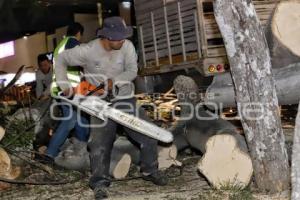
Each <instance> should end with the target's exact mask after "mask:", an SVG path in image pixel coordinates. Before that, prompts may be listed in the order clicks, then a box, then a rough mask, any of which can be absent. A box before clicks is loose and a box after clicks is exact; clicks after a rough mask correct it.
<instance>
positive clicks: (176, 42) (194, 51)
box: [134, 0, 279, 76]
mask: <svg viewBox="0 0 300 200" xmlns="http://www.w3.org/2000/svg"><path fill="white" fill-rule="evenodd" d="M252 2H253V4H254V6H255V9H256V12H257V15H258V17H259V19H260V22H261V25H262V26H263V27H264V26H266V24H267V23H268V20H269V19H270V17H271V15H272V12H273V10H274V8H275V7H276V4H277V3H278V2H279V0H253V1H252ZM134 6H135V16H136V18H135V20H136V25H137V31H138V38H139V48H138V54H139V58H140V59H139V75H140V76H149V75H156V74H162V73H167V72H173V71H177V70H183V69H188V68H195V69H196V70H197V71H199V72H200V73H201V74H202V75H203V76H214V75H216V74H220V73H223V72H225V71H227V70H228V69H229V64H228V61H227V56H226V49H225V46H224V43H223V39H222V36H221V33H220V31H219V28H218V25H217V23H216V20H215V17H214V12H213V0H151V1H149V0H134Z"/></svg>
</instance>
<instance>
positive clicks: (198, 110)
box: [173, 76, 253, 188]
mask: <svg viewBox="0 0 300 200" xmlns="http://www.w3.org/2000/svg"><path fill="white" fill-rule="evenodd" d="M174 88H175V91H176V94H177V95H178V99H179V101H180V102H181V103H182V106H181V108H182V110H181V117H182V118H186V119H185V120H181V121H179V123H178V125H177V128H176V129H174V132H173V133H174V135H175V137H174V138H175V144H177V145H180V147H181V146H185V144H186V143H187V145H189V146H191V147H192V148H194V149H197V150H199V151H200V152H202V153H203V157H202V158H201V160H200V161H199V163H198V169H199V171H200V172H201V173H202V174H203V175H204V176H205V177H206V178H207V179H208V181H209V182H210V183H211V184H212V185H213V186H214V187H215V188H220V187H221V186H224V185H226V184H232V185H239V186H241V187H245V186H247V185H248V184H249V182H250V179H251V176H252V173H253V168H252V162H251V159H250V156H249V155H248V148H247V144H246V142H245V138H244V137H243V136H241V135H240V134H239V133H238V132H237V130H236V127H235V126H234V125H232V124H231V123H230V122H228V121H225V120H223V119H221V118H219V117H218V116H217V115H216V114H213V113H211V112H210V111H208V110H205V109H204V108H203V105H202V104H201V103H199V98H198V96H197V95H195V94H198V86H197V85H196V83H195V81H193V79H191V78H189V77H186V76H178V77H177V78H176V79H175V80H174ZM193 94H194V95H193ZM188 117H189V118H190V119H188ZM179 120H180V119H179Z"/></svg>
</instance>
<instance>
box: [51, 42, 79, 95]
mask: <svg viewBox="0 0 300 200" xmlns="http://www.w3.org/2000/svg"><path fill="white" fill-rule="evenodd" d="M69 39H70V37H65V38H64V39H63V40H62V41H61V42H60V43H59V44H58V46H57V47H56V48H55V50H54V53H53V75H52V83H51V96H52V97H55V96H57V94H58V92H59V91H61V89H60V88H59V87H58V85H57V82H56V78H55V61H54V60H55V59H54V58H56V57H57V55H58V54H60V53H61V52H63V51H64V50H65V46H66V44H67V42H68V41H69ZM67 77H68V80H69V82H70V83H71V85H72V87H76V86H77V85H78V84H79V83H80V68H79V67H78V66H76V67H68V68H67Z"/></svg>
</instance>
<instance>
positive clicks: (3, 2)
mask: <svg viewBox="0 0 300 200" xmlns="http://www.w3.org/2000/svg"><path fill="white" fill-rule="evenodd" d="M122 1H131V0H0V43H2V42H6V41H10V40H14V39H17V38H20V37H22V36H24V35H30V34H34V33H36V32H44V31H45V32H47V33H49V34H51V33H53V32H54V30H55V29H56V28H58V27H62V26H66V25H68V24H69V23H71V22H72V21H73V20H74V18H73V14H74V13H94V14H97V6H96V4H97V2H100V3H102V9H103V17H104V18H105V17H107V16H114V15H118V14H119V13H118V12H119V11H118V3H119V2H122Z"/></svg>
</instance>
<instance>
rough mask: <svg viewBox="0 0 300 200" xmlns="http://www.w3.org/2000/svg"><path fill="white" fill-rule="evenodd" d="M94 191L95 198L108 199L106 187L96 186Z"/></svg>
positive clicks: (96, 199)
mask: <svg viewBox="0 0 300 200" xmlns="http://www.w3.org/2000/svg"><path fill="white" fill-rule="evenodd" d="M93 191H94V195H95V200H100V199H106V198H107V197H108V195H107V192H106V188H105V187H103V186H96V187H95V188H94V190H93Z"/></svg>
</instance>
